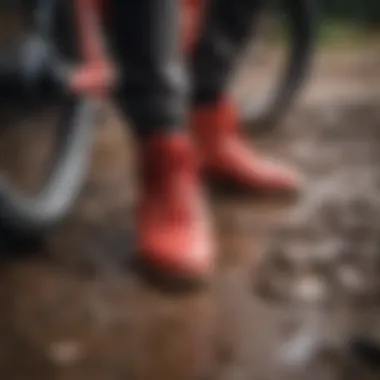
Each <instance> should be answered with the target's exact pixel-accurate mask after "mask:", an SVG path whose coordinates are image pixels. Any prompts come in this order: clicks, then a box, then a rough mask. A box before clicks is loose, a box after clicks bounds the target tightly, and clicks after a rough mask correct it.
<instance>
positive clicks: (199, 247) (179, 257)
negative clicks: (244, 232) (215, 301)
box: [137, 133, 213, 283]
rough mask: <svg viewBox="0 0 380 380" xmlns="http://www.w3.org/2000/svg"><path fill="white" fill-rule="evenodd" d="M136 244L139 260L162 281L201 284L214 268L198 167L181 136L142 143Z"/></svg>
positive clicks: (188, 142) (191, 149)
mask: <svg viewBox="0 0 380 380" xmlns="http://www.w3.org/2000/svg"><path fill="white" fill-rule="evenodd" d="M141 153H142V154H141V175H142V183H141V189H140V201H139V208H138V215H137V219H138V220H137V222H138V224H137V240H138V252H139V254H140V259H141V260H140V262H142V263H143V264H144V267H145V269H149V271H150V272H154V274H155V275H158V276H159V277H161V278H163V279H168V280H175V281H177V280H178V281H183V282H186V283H202V282H204V281H205V280H207V279H208V277H209V276H210V274H211V272H212V267H213V241H212V237H211V231H210V225H209V214H208V211H207V207H206V205H205V198H204V194H203V191H202V187H201V184H200V182H199V175H198V172H199V170H198V169H199V165H198V164H197V162H196V160H195V155H194V151H193V147H192V145H191V143H190V140H189V138H188V136H186V135H184V133H176V134H170V135H161V136H156V137H152V138H150V139H149V140H148V141H146V142H145V143H143V144H142V152H141Z"/></svg>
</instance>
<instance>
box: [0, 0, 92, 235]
mask: <svg viewBox="0 0 380 380" xmlns="http://www.w3.org/2000/svg"><path fill="white" fill-rule="evenodd" d="M65 1H66V3H68V1H67V0H65ZM40 4H41V3H40ZM36 29H38V26H37V28H36ZM61 35H62V36H63V35H64V33H61ZM43 37H44V38H48V39H49V38H51V35H48V34H46V35H45V36H43ZM58 41H59V40H58ZM64 42H67V37H66V40H65V41H64ZM71 42H72V43H71V44H70V45H71V46H70V48H71V54H72V57H70V59H71V58H75V59H78V60H79V57H78V55H77V52H76V46H75V43H74V42H73V41H71ZM65 58H66V57H65ZM67 58H68V57H67ZM60 59H62V57H60ZM68 59H69V58H68ZM96 110H97V107H96V104H95V103H94V101H93V100H92V99H90V98H88V97H84V96H78V95H69V94H68V93H67V95H66V98H65V101H64V104H63V112H62V116H61V118H60V120H59V122H58V132H57V134H58V136H57V139H56V149H55V150H54V152H55V153H54V157H52V161H51V163H50V165H49V167H50V170H49V171H48V173H46V175H45V177H44V179H43V181H42V183H41V184H40V186H39V189H38V190H37V191H36V192H35V193H34V194H33V195H30V196H29V195H25V194H23V193H22V191H21V190H20V189H17V188H16V187H15V186H14V185H13V184H11V183H10V182H8V181H7V180H6V179H5V178H0V221H1V225H2V228H5V229H10V230H12V231H13V232H16V233H17V234H19V236H40V235H42V234H44V233H45V232H46V231H47V230H49V229H50V228H52V227H54V226H56V225H57V224H58V223H59V222H61V221H62V220H63V219H64V218H65V217H66V216H67V214H68V213H69V212H70V211H71V210H72V208H73V206H74V204H75V201H76V200H77V198H78V195H79V193H80V191H81V189H82V187H83V185H84V182H85V178H86V175H87V169H88V164H89V160H90V156H91V145H92V136H93V126H94V124H95V116H96Z"/></svg>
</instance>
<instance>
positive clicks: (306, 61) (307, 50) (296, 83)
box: [246, 0, 319, 133]
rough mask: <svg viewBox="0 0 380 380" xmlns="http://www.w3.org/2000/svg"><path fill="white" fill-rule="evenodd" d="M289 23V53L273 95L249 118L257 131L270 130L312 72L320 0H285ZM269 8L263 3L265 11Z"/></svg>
mask: <svg viewBox="0 0 380 380" xmlns="http://www.w3.org/2000/svg"><path fill="white" fill-rule="evenodd" d="M283 3H284V8H285V12H284V13H285V17H286V21H287V24H288V25H289V39H290V41H289V43H288V49H289V50H288V55H287V59H286V63H285V66H284V67H283V68H282V71H281V74H280V79H279V81H278V83H277V84H276V87H275V90H274V91H273V96H271V97H270V98H269V99H268V101H267V102H266V103H265V104H264V106H263V107H262V108H261V110H260V111H259V112H258V113H257V114H256V115H254V116H251V117H250V118H249V121H248V122H247V123H246V124H248V127H249V129H250V130H251V131H252V132H254V133H262V132H270V131H272V130H273V129H275V128H276V126H278V124H279V121H281V119H282V118H283V117H284V116H285V114H286V112H287V111H288V110H289V109H290V108H291V105H292V104H293V103H294V101H295V100H296V98H297V96H298V95H299V92H300V90H301V88H302V85H303V83H304V80H305V78H306V76H307V74H308V72H309V68H310V66H311V61H312V57H313V53H314V50H315V45H316V40H317V32H318V20H319V17H318V15H319V12H318V8H319V7H318V0H284V1H283ZM264 10H265V5H263V6H262V9H261V12H263V11H264Z"/></svg>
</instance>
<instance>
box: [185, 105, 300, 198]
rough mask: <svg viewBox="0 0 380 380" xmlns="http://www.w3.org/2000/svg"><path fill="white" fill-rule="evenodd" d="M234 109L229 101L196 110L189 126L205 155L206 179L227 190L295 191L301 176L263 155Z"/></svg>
mask: <svg viewBox="0 0 380 380" xmlns="http://www.w3.org/2000/svg"><path fill="white" fill-rule="evenodd" d="M237 120H238V119H237V115H236V111H235V108H234V107H233V105H232V104H231V103H230V102H229V101H226V100H223V101H221V102H219V103H217V104H214V105H212V106H201V107H198V108H196V109H194V110H193V112H192V114H191V117H190V126H191V128H192V130H193V132H194V134H195V137H196V139H197V141H198V144H199V148H200V152H201V154H202V156H203V168H204V170H205V173H206V175H207V178H208V179H210V180H213V182H216V183H218V184H220V185H222V186H223V187H224V188H225V190H227V189H228V190H237V191H240V192H241V191H242V192H254V193H257V192H258V193H262V194H264V195H265V194H268V193H270V194H273V193H275V194H279V195H281V194H286V195H289V194H296V193H297V192H298V190H299V189H300V176H299V175H298V174H296V172H294V171H292V170H290V169H289V168H287V167H285V166H282V165H279V164H275V163H274V162H271V161H269V160H266V159H264V158H262V157H260V156H259V155H258V154H257V153H255V152H254V151H253V149H252V148H251V147H250V145H249V143H248V141H245V139H244V137H243V136H242V135H241V134H240V132H239V129H238V127H239V126H238V121H237Z"/></svg>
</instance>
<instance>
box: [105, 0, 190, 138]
mask: <svg viewBox="0 0 380 380" xmlns="http://www.w3.org/2000/svg"><path fill="white" fill-rule="evenodd" d="M109 4H110V9H109V14H108V16H107V23H108V29H109V37H110V41H111V45H112V46H113V52H114V56H115V58H116V60H117V62H118V63H119V65H120V68H121V72H122V77H121V80H120V83H119V87H118V90H117V94H116V95H117V101H118V103H119V104H120V105H121V107H122V109H123V110H124V111H125V112H126V113H127V114H128V116H129V117H130V118H131V120H132V122H133V124H134V128H135V130H136V133H137V134H138V135H139V136H141V135H146V134H150V133H157V132H166V131H170V130H172V129H177V128H182V127H183V125H184V119H185V113H186V109H187V98H188V83H187V76H186V70H185V65H184V60H183V57H182V53H181V50H180V25H179V22H180V17H179V16H180V14H179V12H180V1H179V0H110V1H109Z"/></svg>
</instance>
